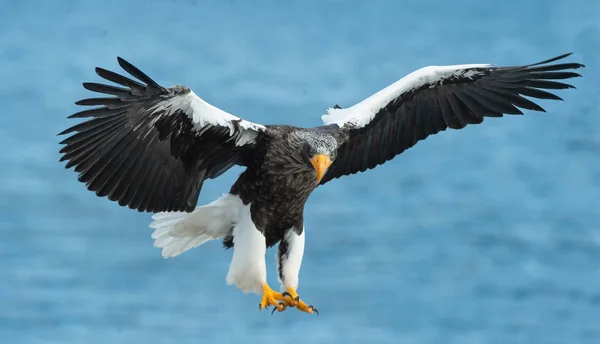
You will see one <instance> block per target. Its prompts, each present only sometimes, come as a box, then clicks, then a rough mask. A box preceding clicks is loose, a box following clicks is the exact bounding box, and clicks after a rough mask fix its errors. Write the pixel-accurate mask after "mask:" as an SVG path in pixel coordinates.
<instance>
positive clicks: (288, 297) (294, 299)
mask: <svg viewBox="0 0 600 344" xmlns="http://www.w3.org/2000/svg"><path fill="white" fill-rule="evenodd" d="M281 295H283V296H284V298H285V300H284V304H285V306H286V307H296V308H297V309H298V310H300V311H302V312H305V313H308V314H313V313H315V314H317V315H319V311H318V310H317V309H316V308H315V307H313V306H312V305H308V304H306V303H305V302H304V301H302V300H301V299H300V296H298V293H297V292H296V290H295V289H294V288H288V290H287V291H284V292H283V293H281Z"/></svg>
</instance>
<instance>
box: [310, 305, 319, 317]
mask: <svg viewBox="0 0 600 344" xmlns="http://www.w3.org/2000/svg"><path fill="white" fill-rule="evenodd" d="M308 307H309V308H310V309H311V310H312V311H313V312H315V314H316V315H319V310H317V309H316V308H315V307H313V306H312V305H310V306H308Z"/></svg>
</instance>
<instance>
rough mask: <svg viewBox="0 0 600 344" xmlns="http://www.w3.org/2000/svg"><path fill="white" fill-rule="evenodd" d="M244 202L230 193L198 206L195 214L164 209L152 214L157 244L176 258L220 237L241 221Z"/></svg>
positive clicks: (193, 212) (152, 226) (164, 252)
mask: <svg viewBox="0 0 600 344" xmlns="http://www.w3.org/2000/svg"><path fill="white" fill-rule="evenodd" d="M242 206H243V204H242V201H241V200H240V199H239V197H237V196H234V195H231V194H227V195H224V196H223V197H221V198H219V199H217V200H216V201H214V202H212V203H210V204H207V205H203V206H199V207H196V209H194V211H192V212H191V213H186V212H163V213H157V214H154V215H153V216H152V219H153V220H154V222H152V223H151V224H150V228H154V229H155V230H154V232H153V233H152V238H153V239H154V246H155V247H160V248H162V256H163V257H165V258H169V257H175V256H177V255H180V254H181V253H183V252H185V251H187V250H189V249H191V248H195V247H198V246H200V245H202V244H204V243H205V242H207V241H209V240H215V239H220V238H222V237H223V236H224V235H226V234H227V233H229V232H230V231H231V230H232V228H233V225H234V224H235V223H236V222H237V221H238V218H239V212H240V209H241V208H242Z"/></svg>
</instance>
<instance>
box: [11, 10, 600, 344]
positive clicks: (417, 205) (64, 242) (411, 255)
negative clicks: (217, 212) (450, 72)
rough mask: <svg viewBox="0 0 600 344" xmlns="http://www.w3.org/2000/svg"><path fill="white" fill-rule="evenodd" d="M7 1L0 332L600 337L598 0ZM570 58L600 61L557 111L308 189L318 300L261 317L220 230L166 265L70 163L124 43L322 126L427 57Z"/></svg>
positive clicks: (267, 337)
mask: <svg viewBox="0 0 600 344" xmlns="http://www.w3.org/2000/svg"><path fill="white" fill-rule="evenodd" d="M0 9H1V10H0V81H1V82H0V104H1V107H0V111H1V114H0V115H1V116H2V117H1V118H2V121H1V124H0V215H1V216H0V237H1V238H2V239H1V240H0V342H1V343H22V344H33V343H89V344H95V343H102V344H105V343H111V344H117V343H178V344H179V343H248V344H251V343H305V344H308V343H415V344H421V343H444V344H446V343H459V344H474V343H501V344H506V343H510V344H518V343H561V344H564V343H579V344H586V343H600V73H599V72H598V71H599V67H600V1H598V0H577V1H562V0H544V1H541V0H539V1H521V2H519V3H518V4H517V3H516V2H511V1H505V0H488V1H461V0H459V1H393V0H391V1H383V0H378V1H332V0H331V1H325V0H318V1H317V0H314V1H285V2H284V1H241V0H237V1H233V0H232V1H195V0H189V1H184V0H179V1H176V0H173V1H158V0H154V1H150V0H146V1H142V0H139V1H117V0H103V1H97V0H94V1H91V0H89V1H88V0H86V1H74V0H73V1H66V0H64V1H58V0H57V1H46V2H43V1H33V0H1V1H0ZM569 51H574V52H575V54H574V55H573V56H572V58H571V59H570V61H578V62H582V63H585V64H586V65H588V68H587V69H585V70H582V71H581V72H582V73H583V74H584V78H581V79H577V80H574V81H572V82H573V84H574V85H575V86H576V87H577V89H576V90H567V91H560V92H559V93H558V94H559V95H560V96H561V97H563V98H564V99H565V102H552V101H541V102H540V104H541V105H542V106H543V107H545V108H546V109H547V111H548V112H547V113H545V114H540V113H531V112H527V113H526V116H514V117H505V118H501V119H490V120H486V121H485V123H483V124H482V125H479V126H471V127H468V128H466V129H463V130H461V131H447V132H444V133H441V134H439V135H436V136H434V137H430V138H428V139H427V140H426V141H423V142H421V143H419V144H418V145H417V146H416V147H414V148H413V149H411V150H409V151H407V152H405V153H404V154H402V155H401V156H399V157H397V158H396V159H395V160H393V161H392V162H389V163H387V164H385V165H384V166H381V167H379V168H377V169H376V170H372V171H369V172H368V173H363V174H360V175H354V176H351V177H345V178H342V179H339V180H336V181H335V182H332V183H330V184H328V185H326V186H324V187H322V188H319V189H318V190H317V191H316V192H315V193H314V194H313V195H312V196H311V198H310V199H309V202H308V204H307V207H306V216H305V219H306V220H305V221H306V230H307V242H306V251H305V258H304V262H303V267H302V271H301V275H300V284H301V287H300V293H301V295H302V296H303V297H304V298H305V299H306V301H307V302H309V303H313V304H314V305H315V306H316V307H318V308H319V310H320V312H321V315H320V316H319V317H316V316H309V315H306V314H301V313H300V312H295V311H288V312H286V313H283V314H275V315H274V316H270V315H269V314H268V313H267V312H259V311H258V307H257V305H258V302H259V300H258V297H257V296H254V295H244V294H242V293H240V292H239V291H237V290H236V289H235V288H233V287H229V286H227V285H226V283H225V275H226V272H227V268H228V265H229V262H230V257H231V252H230V251H224V250H222V248H221V244H220V243H219V242H211V243H208V244H206V245H204V246H202V247H200V248H198V249H194V250H192V251H189V252H187V253H185V254H183V255H182V256H179V257H177V258H174V259H169V260H165V259H163V258H162V257H161V256H160V250H158V249H156V248H154V247H152V240H151V238H150V233H151V230H150V229H149V228H148V224H149V222H150V215H148V214H141V213H137V212H134V211H131V210H128V209H125V208H121V207H119V206H118V205H117V204H115V203H112V202H109V201H107V200H106V199H100V198H97V197H96V196H95V195H94V194H93V193H91V192H89V191H87V190H86V189H85V187H84V186H83V185H82V184H80V183H78V182H77V180H76V175H75V173H74V172H73V171H70V170H65V169H64V167H63V166H64V164H62V163H59V162H58V159H59V154H58V150H59V149H60V147H59V145H58V142H59V141H60V140H61V138H59V137H56V134H57V133H58V132H60V131H62V130H63V129H65V128H66V127H68V126H70V125H73V124H74V123H76V120H68V119H66V117H67V116H68V115H70V114H71V113H74V112H76V111H78V108H77V107H76V106H75V105H74V104H73V102H74V101H76V100H79V99H82V98H85V97H88V96H89V95H90V94H89V93H88V92H87V91H85V90H84V89H83V88H82V87H81V82H83V81H98V80H99V78H98V77H96V76H95V74H94V71H93V68H94V67H96V66H102V67H105V68H110V69H117V68H118V65H117V63H116V56H122V57H124V58H126V59H128V60H130V61H132V62H134V63H135V64H136V65H138V66H139V67H140V68H142V69H143V70H144V71H146V72H147V73H148V74H150V75H151V76H152V77H153V78H155V79H156V80H157V81H159V82H160V83H162V84H164V85H167V86H168V85H173V84H178V83H181V84H185V85H188V86H190V87H192V88H193V89H194V91H195V92H196V93H197V94H198V95H200V96H201V97H203V98H204V99H206V100H207V101H209V102H211V103H212V104H214V105H216V106H218V107H221V108H223V109H225V110H226V111H229V112H231V113H234V114H236V115H239V116H242V117H244V118H246V119H248V120H251V121H255V122H259V123H265V124H266V123H290V124H295V125H302V126H314V125H319V124H320V123H321V122H320V115H321V114H323V113H324V111H325V108H326V107H329V106H333V105H334V104H336V103H337V104H340V105H341V106H343V107H346V106H350V105H352V104H354V103H356V102H358V101H360V100H361V99H363V98H365V97H367V96H369V95H370V94H372V93H374V92H376V91H377V90H379V89H381V88H383V87H385V86H387V85H389V84H390V83H392V82H394V81H396V80H397V79H399V78H400V77H402V76H404V75H405V74H407V73H409V72H411V71H413V70H415V69H417V68H420V67H423V66H427V65H432V64H436V65H440V64H442V65H443V64H458V63H488V62H490V63H495V64H498V65H514V64H522V63H530V62H537V61H540V60H543V59H546V58H550V57H553V56H556V55H559V54H561V53H564V52H569ZM240 172H241V169H239V168H234V169H232V170H231V171H229V172H228V173H227V174H226V175H224V176H223V177H221V178H219V179H217V180H213V181H209V182H207V183H206V184H205V187H204V190H203V192H202V195H201V197H200V200H199V203H208V202H210V201H212V200H214V199H215V198H216V197H218V196H220V195H221V194H222V193H223V192H226V191H227V190H228V189H229V186H230V185H231V183H232V182H233V181H234V180H235V178H236V177H237V175H238V174H239V173H240ZM273 257H274V251H273V250H270V251H269V252H268V254H267V259H268V264H269V265H268V267H269V279H270V281H271V282H272V283H273V284H274V283H275V270H274V259H273Z"/></svg>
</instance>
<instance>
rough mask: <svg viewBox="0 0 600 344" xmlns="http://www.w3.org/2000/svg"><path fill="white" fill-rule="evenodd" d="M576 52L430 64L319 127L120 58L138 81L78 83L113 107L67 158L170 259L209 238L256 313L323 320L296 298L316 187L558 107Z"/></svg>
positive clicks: (115, 77)
mask: <svg viewBox="0 0 600 344" xmlns="http://www.w3.org/2000/svg"><path fill="white" fill-rule="evenodd" d="M569 55H570V54H564V55H561V56H558V57H555V58H552V59H549V60H546V61H543V62H539V63H535V64H530V65H523V66H512V67H496V66H493V65H490V64H467V65H454V66H430V67H425V68H422V69H419V70H417V71H414V72H412V73H410V74H408V75H407V76H405V77H404V78H402V79H400V80H398V81H397V82H395V83H393V84H392V85H390V86H388V87H386V88H384V89H382V90H381V91H379V92H377V93H375V94H373V95H371V96H370V97H369V98H367V99H365V100H363V101H361V102H359V103H358V104H356V105H354V106H351V107H348V108H341V107H340V106H337V105H336V106H335V107H334V108H329V109H327V114H325V115H323V116H322V117H321V118H322V120H323V122H324V125H322V126H317V127H314V128H299V127H295V126H291V125H261V124H257V123H252V122H249V121H246V120H244V119H241V118H239V117H236V116H234V115H232V114H230V113H227V112H225V111H223V110H221V109H219V108H216V107H214V106H213V105H211V104H209V103H207V102H206V101H204V100H202V99H201V98H200V97H198V96H197V95H196V94H194V92H193V91H192V90H190V89H189V88H188V87H186V86H181V85H177V86H173V87H169V88H165V87H163V86H161V85H159V84H158V83H157V82H155V81H154V80H152V79H151V78H150V77H148V76H147V75H146V74H144V73H143V72H142V71H141V70H139V69H138V68H136V67H134V66H133V65H132V64H130V63H129V62H127V61H125V60H124V59H122V58H118V63H119V65H120V66H121V67H122V68H123V69H124V70H125V71H126V72H128V73H129V74H130V75H131V76H133V77H134V78H135V79H137V80H134V79H130V78H128V77H125V76H122V75H119V74H117V73H114V72H112V71H109V70H106V69H103V68H96V73H97V74H98V75H99V76H100V77H102V78H104V79H106V80H108V81H111V82H114V83H116V84H118V85H119V86H111V85H105V84H100V83H84V84H83V87H84V88H86V89H87V90H90V91H93V92H98V93H104V94H107V95H110V97H99V98H88V99H83V100H80V101H78V102H76V104H77V105H84V106H97V107H94V108H91V109H87V110H84V111H81V112H78V113H76V114H73V115H71V116H70V117H69V118H88V117H91V119H89V120H86V121H85V122H81V123H79V124H77V125H75V126H73V127H71V128H69V129H67V130H65V131H63V132H62V133H60V134H59V135H64V134H72V135H71V136H69V137H67V138H66V139H65V140H64V141H62V142H61V144H63V145H65V146H64V147H63V148H62V149H61V150H60V153H61V154H64V155H63V156H62V158H61V161H68V163H67V165H66V168H71V167H75V171H76V172H77V173H78V175H79V181H80V182H83V183H85V184H86V187H87V188H88V189H89V190H90V191H94V192H95V193H96V195H98V196H100V197H105V196H106V197H108V199H110V200H111V201H116V202H118V203H119V205H121V206H128V207H129V208H131V209H137V210H138V211H146V212H153V213H156V214H154V215H153V220H154V222H152V224H151V225H150V227H152V228H154V229H155V230H154V232H153V233H152V238H153V239H155V242H154V246H156V247H161V248H162V255H163V256H164V257H174V256H177V255H179V254H181V253H182V252H184V251H187V250H189V249H190V248H193V247H197V246H199V245H201V244H203V243H205V242H206V241H208V240H214V239H223V243H224V246H225V247H226V248H232V247H233V258H232V260H231V265H230V267H229V272H228V273H227V277H226V281H227V283H228V284H229V285H235V286H236V287H237V288H238V289H240V290H242V291H243V292H254V293H256V294H261V295H262V298H261V301H260V304H259V308H260V309H263V308H266V307H268V306H274V307H275V308H274V309H273V311H275V310H278V311H283V310H285V309H286V308H287V307H296V308H297V309H299V310H301V311H303V312H307V313H311V314H312V313H315V312H316V309H315V308H313V307H312V306H310V305H308V304H306V303H305V302H304V301H303V300H301V299H300V298H299V297H298V293H297V288H298V274H299V271H300V265H301V262H302V256H303V254H304V239H305V236H304V233H305V231H304V214H303V212H304V204H305V202H306V200H307V199H308V197H309V195H310V194H311V192H312V191H313V190H314V189H315V188H316V187H317V186H319V185H321V184H325V183H327V182H329V181H331V180H332V179H334V178H338V177H341V176H344V175H350V174H354V173H357V172H363V171H365V170H367V169H371V168H374V167H375V166H377V165H381V164H383V163H385V162H386V161H388V160H391V159H392V158H394V157H395V156H396V155H398V154H400V153H402V152H403V151H404V150H406V149H408V148H410V147H412V146H413V145H415V144H416V143H417V142H418V141H420V140H423V139H425V138H426V137H428V136H429V135H432V134H436V133H438V132H440V131H443V130H446V128H452V129H461V128H464V127H465V126H466V125H467V124H478V123H481V122H482V121H483V119H484V117H502V116H503V115H504V114H522V112H521V110H519V108H522V109H528V110H534V111H544V109H542V107H540V106H539V105H537V104H536V103H534V102H532V101H531V100H528V99H527V98H524V97H523V96H527V97H531V98H538V99H555V100H562V99H561V98H559V97H558V96H556V95H554V94H552V93H550V92H548V91H544V90H543V89H550V90H558V89H566V88H574V87H573V86H571V85H568V84H565V83H562V82H559V81H555V80H561V79H569V78H574V77H579V76H580V75H579V74H577V73H574V72H572V71H567V70H572V69H577V68H581V67H584V65H582V64H579V63H556V64H551V63H552V62H555V61H557V60H560V59H563V58H565V57H567V56H569ZM234 165H239V166H244V167H246V169H245V170H244V171H243V172H242V173H241V174H240V176H239V178H238V179H237V181H236V182H235V183H234V184H233V186H232V187H231V189H230V190H229V193H227V194H225V195H224V196H222V197H221V198H219V199H217V200H215V201H214V202H212V203H210V204H208V205H203V206H197V205H196V203H197V200H198V196H199V194H200V190H201V189H202V184H203V183H204V181H205V180H206V179H212V178H216V177H218V176H220V175H221V174H222V173H224V172H225V171H227V170H228V169H229V168H231V167H232V166H234ZM276 243H279V247H278V249H277V257H276V261H277V275H278V280H279V282H280V283H281V292H277V291H275V290H273V289H271V287H270V286H269V284H268V283H267V271H266V263H265V252H266V249H267V247H271V246H273V245H275V244H276Z"/></svg>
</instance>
